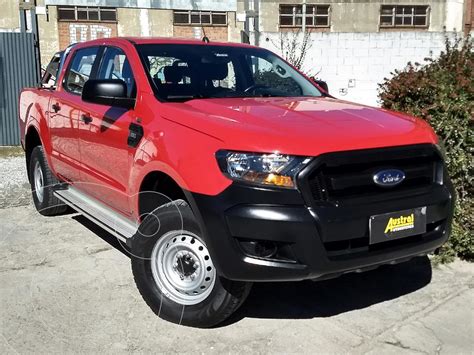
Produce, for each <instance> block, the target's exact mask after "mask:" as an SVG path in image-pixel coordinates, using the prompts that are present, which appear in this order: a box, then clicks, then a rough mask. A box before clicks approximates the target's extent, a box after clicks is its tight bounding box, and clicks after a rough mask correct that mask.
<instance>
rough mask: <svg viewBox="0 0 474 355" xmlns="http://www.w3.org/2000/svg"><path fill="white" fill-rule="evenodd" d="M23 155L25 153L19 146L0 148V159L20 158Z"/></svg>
mask: <svg viewBox="0 0 474 355" xmlns="http://www.w3.org/2000/svg"><path fill="white" fill-rule="evenodd" d="M24 154H25V152H24V151H23V149H22V148H21V146H19V145H17V146H8V147H0V158H9V157H20V156H22V155H24Z"/></svg>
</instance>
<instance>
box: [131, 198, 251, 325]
mask: <svg viewBox="0 0 474 355" xmlns="http://www.w3.org/2000/svg"><path fill="white" fill-rule="evenodd" d="M176 230H183V231H185V232H186V231H187V232H191V233H192V234H194V235H196V236H199V237H200V236H201V235H202V233H201V230H200V228H199V225H198V223H197V221H196V219H195V217H194V215H193V213H192V211H191V209H190V208H189V206H188V205H187V203H186V202H184V201H182V200H178V201H175V202H171V203H169V204H167V205H165V206H162V207H160V208H158V209H157V210H155V211H154V212H152V213H151V214H150V215H149V216H147V217H146V218H145V219H144V221H143V222H142V224H141V225H140V227H139V232H138V233H137V234H136V235H135V236H134V238H133V240H132V246H131V251H132V258H131V262H132V271H133V276H134V279H135V283H136V285H137V288H138V290H139V291H140V294H141V295H142V297H143V299H144V300H145V302H146V303H147V304H148V306H149V307H150V308H151V309H152V310H153V312H154V313H155V314H156V315H158V316H159V317H160V318H162V319H165V320H167V321H170V322H173V323H177V324H181V325H186V326H192V327H199V328H208V327H212V326H215V325H217V324H219V323H221V322H223V321H224V320H225V319H227V318H228V317H229V316H230V315H231V314H232V313H234V312H235V311H236V310H237V309H238V308H239V307H240V306H241V305H242V303H243V302H244V301H245V299H246V298H247V296H248V294H249V292H250V288H251V286H252V284H251V283H246V282H236V281H230V280H227V279H225V278H222V277H220V276H219V275H218V274H216V277H215V282H214V285H213V289H212V291H210V293H209V295H208V296H207V297H206V298H205V299H204V300H202V301H200V302H199V303H197V304H193V305H183V304H180V303H177V302H175V301H174V300H172V299H170V298H169V297H168V296H166V295H165V293H163V292H162V290H161V289H160V286H159V285H158V284H157V283H156V282H155V279H154V276H153V271H152V266H151V263H152V261H150V256H151V254H152V250H153V248H154V247H155V245H156V244H157V242H158V240H159V239H160V238H161V237H163V236H164V235H165V234H167V233H169V232H172V231H176ZM203 244H204V243H203ZM204 245H205V244H204Z"/></svg>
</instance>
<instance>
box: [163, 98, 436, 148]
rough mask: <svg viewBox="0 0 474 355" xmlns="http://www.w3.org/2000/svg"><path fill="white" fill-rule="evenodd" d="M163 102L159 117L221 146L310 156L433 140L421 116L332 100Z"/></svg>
mask: <svg viewBox="0 0 474 355" xmlns="http://www.w3.org/2000/svg"><path fill="white" fill-rule="evenodd" d="M163 106H165V107H166V108H165V109H164V110H163V111H161V114H162V116H163V117H164V118H165V119H168V120H171V121H174V122H176V123H178V124H181V125H185V126H188V127H189V128H192V129H193V130H197V131H201V132H202V133H204V134H207V135H210V136H213V137H215V138H217V139H219V140H221V141H222V142H223V146H224V147H225V148H227V149H236V150H245V151H254V152H274V151H279V152H282V153H285V154H295V155H306V156H314V155H318V154H321V153H325V152H333V151H343V150H353V149H367V148H377V147H387V146H397V145H408V144H418V143H436V142H437V137H436V135H435V134H434V133H433V130H432V129H431V128H430V126H429V125H428V124H427V123H426V122H424V121H423V120H420V119H416V118H413V117H410V116H406V115H402V114H400V113H396V112H391V111H387V110H383V109H378V108H373V107H367V106H363V105H358V104H354V103H349V102H346V101H340V100H336V99H332V98H323V97H322V98H232V99H198V100H191V101H187V102H185V103H168V104H165V105H163Z"/></svg>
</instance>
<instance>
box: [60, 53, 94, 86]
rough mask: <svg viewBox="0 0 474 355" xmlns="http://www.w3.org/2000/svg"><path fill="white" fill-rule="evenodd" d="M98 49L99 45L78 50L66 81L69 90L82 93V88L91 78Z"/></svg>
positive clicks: (65, 84)
mask: <svg viewBox="0 0 474 355" xmlns="http://www.w3.org/2000/svg"><path fill="white" fill-rule="evenodd" d="M98 51H99V47H90V48H84V49H79V50H78V51H76V53H75V54H74V58H72V62H71V64H70V65H69V69H68V71H67V73H66V78H65V81H64V86H65V88H66V90H67V91H69V92H71V93H73V94H77V95H80V94H82V88H83V87H84V83H85V82H86V81H87V80H89V77H90V75H91V72H92V68H93V67H94V63H95V60H96V58H97V53H98Z"/></svg>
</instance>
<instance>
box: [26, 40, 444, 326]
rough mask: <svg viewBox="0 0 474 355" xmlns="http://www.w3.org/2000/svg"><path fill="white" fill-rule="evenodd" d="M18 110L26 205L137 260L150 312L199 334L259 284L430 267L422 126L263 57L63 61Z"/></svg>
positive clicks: (429, 162)
mask: <svg viewBox="0 0 474 355" xmlns="http://www.w3.org/2000/svg"><path fill="white" fill-rule="evenodd" d="M43 84H44V85H43V87H41V88H31V89H25V90H24V91H23V92H22V94H21V97H20V104H19V105H20V115H19V116H20V117H19V120H20V126H21V134H22V136H21V141H22V145H23V147H24V149H25V152H26V161H27V169H28V176H29V179H30V182H31V186H32V196H33V200H34V203H35V206H36V207H37V209H38V210H39V211H40V213H42V214H44V215H54V214H58V213H63V212H64V211H65V209H66V208H67V206H70V207H72V208H73V209H75V210H77V211H79V212H81V213H83V214H84V215H85V216H86V217H88V218H89V219H91V220H92V221H94V222H95V223H97V224H98V225H99V226H101V227H103V228H105V229H107V230H108V231H110V232H111V233H113V234H114V235H115V236H116V237H117V238H118V239H119V240H120V241H121V242H122V245H123V247H124V248H125V249H126V250H127V251H128V252H129V253H130V256H131V260H132V271H133V274H134V278H135V281H136V284H137V287H138V289H139V291H140V293H141V294H142V296H143V298H144V300H145V301H146V302H147V304H148V305H149V306H150V307H151V308H152V310H153V311H154V312H156V313H157V314H158V315H160V316H161V317H163V318H164V319H167V320H170V321H173V322H180V323H182V324H186V325H191V326H199V327H209V326H213V325H216V324H218V323H220V322H221V321H223V320H224V319H226V318H227V317H228V316H229V315H230V314H232V312H234V311H235V310H236V309H237V308H238V307H239V306H240V305H241V303H242V302H243V301H244V300H245V298H246V296H247V294H248V292H249V290H250V285H251V283H252V282H259V281H297V280H305V279H312V280H318V279H324V278H329V277H335V276H338V275H341V274H344V273H348V272H353V271H363V270H369V269H372V268H375V267H377V266H379V265H381V264H387V263H397V262H401V261H405V260H408V259H410V258H411V257H414V256H417V255H426V254H427V253H429V252H432V251H434V250H435V249H437V248H438V247H439V246H441V245H442V244H443V243H444V242H445V241H446V240H447V238H448V235H449V231H450V224H451V217H452V211H453V190H452V186H451V183H450V181H449V177H448V175H447V173H446V170H445V165H444V162H443V155H442V151H441V149H440V148H439V146H438V139H437V137H436V135H435V134H434V133H433V131H432V129H431V128H430V127H429V125H428V124H427V123H426V122H424V121H422V120H420V119H417V118H413V117H409V116H406V115H403V114H400V113H396V112H390V111H387V110H383V109H377V108H372V107H366V106H362V105H358V104H353V103H349V102H345V101H340V100H337V99H335V98H333V97H332V96H330V95H329V94H328V93H327V92H325V91H324V90H323V89H321V88H320V86H318V85H317V84H316V83H314V82H313V81H311V80H310V79H308V78H307V77H305V76H304V75H303V74H301V73H299V72H298V71H297V70H296V69H294V68H293V67H292V66H291V65H289V64H288V63H286V62H285V61H284V60H283V59H281V58H280V57H278V56H277V55H275V54H273V53H271V52H270V51H268V50H266V49H262V48H257V47H252V46H248V45H243V44H230V43H207V42H199V41H187V40H175V39H139V38H114V39H101V40H96V41H91V42H86V43H81V44H76V45H74V46H71V47H69V48H67V49H66V50H65V51H64V52H61V53H59V54H58V55H56V56H55V57H54V58H53V60H52V62H51V64H50V65H49V66H48V70H47V71H46V74H45V77H44V78H43Z"/></svg>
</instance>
